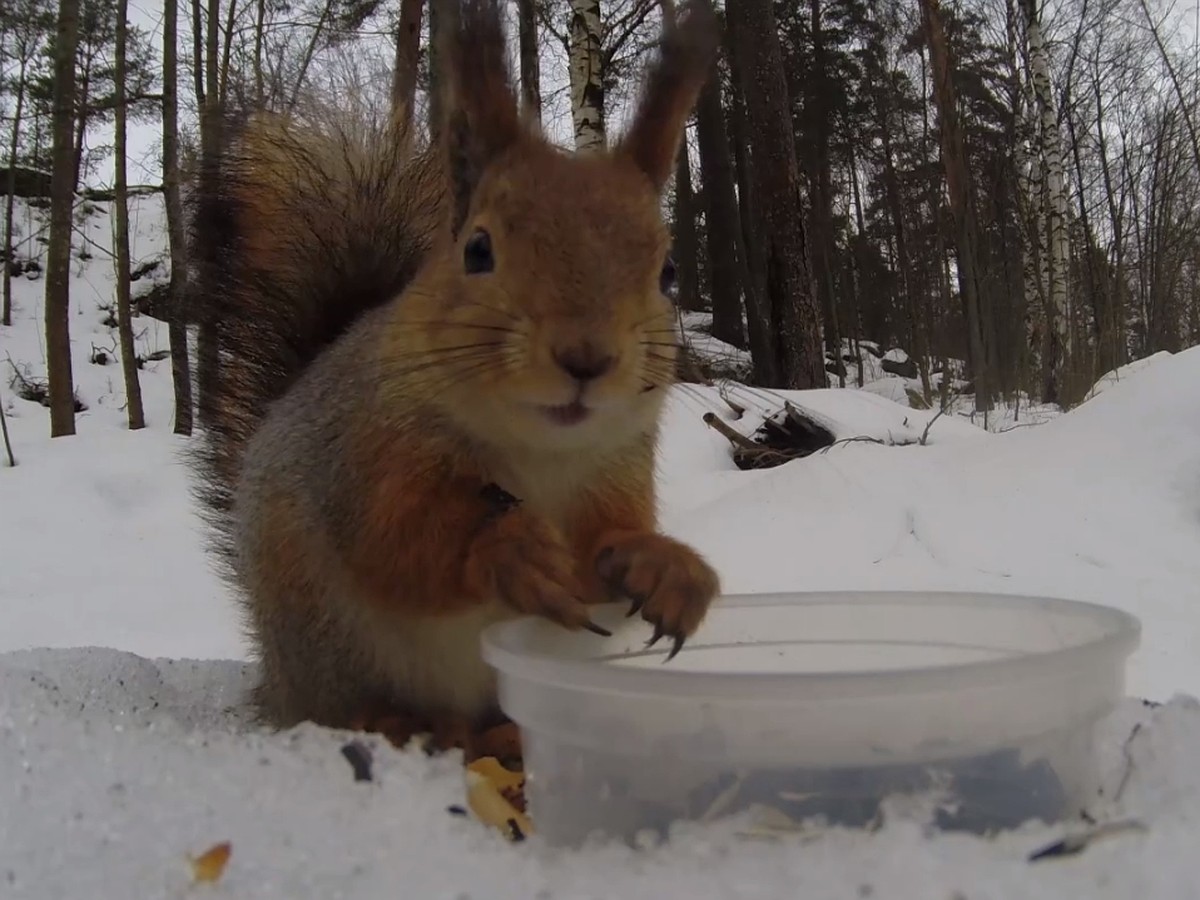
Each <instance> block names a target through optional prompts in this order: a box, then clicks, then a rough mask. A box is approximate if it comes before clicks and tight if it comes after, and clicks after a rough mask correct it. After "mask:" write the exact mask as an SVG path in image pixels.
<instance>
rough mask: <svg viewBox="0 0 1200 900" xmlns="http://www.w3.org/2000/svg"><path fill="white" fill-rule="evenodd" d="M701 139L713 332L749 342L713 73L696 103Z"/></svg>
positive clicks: (738, 343)
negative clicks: (746, 332)
mask: <svg viewBox="0 0 1200 900" xmlns="http://www.w3.org/2000/svg"><path fill="white" fill-rule="evenodd" d="M696 143H697V145H698V147H699V150H700V177H701V178H702V179H703V183H704V224H705V237H706V239H707V244H708V284H709V292H710V293H711V295H712V313H713V323H712V334H713V337H715V338H717V339H718V340H721V341H724V342H725V343H727V344H732V345H733V346H735V347H745V346H746V336H745V330H744V329H743V328H742V301H741V296H740V292H739V289H738V285H739V282H741V281H743V280H744V279H745V278H748V277H749V273H748V272H746V273H745V274H743V273H742V271H741V268H740V259H741V258H743V257H744V253H745V249H744V248H743V247H742V246H741V243H742V242H741V239H740V229H739V227H738V222H739V218H738V216H739V213H738V206H737V197H736V196H735V195H734V189H733V160H732V159H731V158H730V153H729V135H728V134H727V133H726V131H725V114H724V111H723V110H722V109H721V79H720V78H719V77H718V75H717V73H714V74H713V76H712V77H711V78H709V79H708V81H707V82H706V83H705V85H704V89H703V90H702V91H701V92H700V99H699V102H698V103H697V104H696Z"/></svg>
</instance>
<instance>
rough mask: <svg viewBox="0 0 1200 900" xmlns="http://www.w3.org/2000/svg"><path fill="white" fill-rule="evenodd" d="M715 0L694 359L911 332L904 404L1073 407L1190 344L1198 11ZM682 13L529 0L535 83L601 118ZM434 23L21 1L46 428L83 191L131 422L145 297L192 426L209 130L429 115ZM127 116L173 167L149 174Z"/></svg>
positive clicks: (1146, 2) (825, 381) (726, 363)
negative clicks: (140, 231)
mask: <svg viewBox="0 0 1200 900" xmlns="http://www.w3.org/2000/svg"><path fill="white" fill-rule="evenodd" d="M718 11H719V15H720V17H721V21H722V24H723V26H724V27H723V36H724V44H723V47H722V52H721V54H720V59H719V62H718V64H717V66H716V67H715V69H714V71H713V74H712V77H711V78H710V80H709V82H708V84H707V85H706V87H705V89H704V92H703V94H702V96H701V98H700V102H699V104H698V105H697V108H696V110H695V113H694V116H693V118H692V121H691V122H690V124H689V128H688V135H687V147H686V152H685V153H682V154H681V155H680V158H679V163H678V166H677V171H676V174H675V177H674V180H673V185H672V187H671V189H670V191H669V195H668V198H667V202H668V208H667V209H665V214H666V216H667V218H668V220H669V222H670V225H671V229H672V235H673V239H674V250H673V259H674V261H675V264H676V267H677V271H678V274H679V280H678V289H677V290H678V294H677V298H676V299H677V302H678V305H679V307H680V309H681V316H682V313H683V312H686V313H697V314H701V315H699V316H693V317H692V319H691V321H694V322H700V323H701V325H700V326H699V327H701V328H702V329H703V330H704V331H706V332H707V333H708V334H709V335H711V338H712V339H713V340H712V341H711V342H710V346H712V345H715V346H719V347H725V348H728V350H729V353H728V354H727V355H726V356H725V357H722V356H721V355H720V354H717V355H714V354H711V353H708V354H685V359H684V363H683V364H682V366H681V376H682V377H683V378H684V379H685V380H688V381H707V380H711V379H714V378H733V379H735V380H738V381H741V382H743V383H745V384H748V385H754V386H759V387H763V388H793V389H803V388H811V387H826V386H833V387H853V386H862V384H863V380H864V362H865V361H866V360H867V359H868V358H869V357H870V356H872V355H874V356H880V355H882V353H883V351H885V350H887V349H892V348H899V349H900V350H902V351H903V352H902V353H901V354H899V356H898V357H895V358H894V361H893V365H894V366H898V367H900V369H902V370H903V372H904V374H906V375H907V377H909V378H911V379H913V381H914V383H916V384H919V388H917V389H914V390H911V391H910V392H909V402H910V403H911V404H912V405H914V406H923V407H926V408H936V407H938V406H944V405H945V404H946V403H947V402H949V400H950V398H951V396H952V395H953V396H954V397H957V398H959V399H963V398H969V401H970V403H971V404H972V406H973V409H974V410H975V411H978V412H980V413H983V414H985V415H986V414H987V411H989V410H991V409H993V408H994V407H995V406H996V405H997V404H999V405H1005V406H1012V405H1014V404H1017V405H1019V404H1022V403H1026V404H1028V403H1044V404H1055V405H1057V406H1059V407H1062V408H1064V409H1065V408H1070V407H1071V406H1072V405H1074V404H1076V403H1078V402H1079V401H1080V400H1081V399H1082V398H1083V397H1084V395H1085V393H1086V391H1087V390H1088V388H1089V387H1090V386H1091V385H1092V384H1094V383H1095V381H1096V379H1097V378H1098V377H1100V376H1101V375H1103V374H1104V373H1106V372H1109V371H1111V370H1113V369H1115V368H1118V367H1120V366H1122V365H1124V364H1126V363H1128V362H1130V361H1133V360H1138V359H1142V358H1145V357H1147V356H1149V355H1152V354H1154V353H1156V352H1159V351H1170V352H1176V351H1179V350H1181V349H1184V348H1186V347H1189V346H1192V345H1195V344H1197V343H1200V202H1198V201H1200V135H1198V134H1197V129H1198V128H1200V123H1198V119H1200V63H1198V62H1197V60H1198V59H1200V55H1198V54H1197V27H1196V24H1197V23H1196V19H1197V16H1200V12H1198V11H1197V9H1195V8H1188V9H1184V8H1181V7H1176V6H1170V5H1166V4H1164V3H1163V2H1161V0H1056V2H1053V3H1049V2H1044V0H804V2H801V0H727V2H725V3H720V4H718ZM673 15H675V9H674V5H673V2H671V0H514V2H513V3H511V4H509V6H508V8H507V19H508V24H509V35H510V45H511V54H512V59H513V70H514V72H515V73H516V74H517V82H518V85H519V90H520V93H521V97H522V103H523V105H524V106H525V108H526V109H527V111H528V112H529V113H530V114H531V115H534V116H536V117H538V118H539V119H540V121H541V123H542V127H543V128H544V129H545V131H546V132H547V133H548V134H551V135H552V136H554V138H555V139H556V140H558V141H559V142H560V143H562V144H563V145H564V146H568V147H571V146H573V147H575V148H577V149H579V150H589V149H594V148H597V147H603V146H604V145H605V144H606V143H608V142H609V141H610V140H611V136H612V135H616V134H619V132H620V130H621V128H622V126H623V116H624V113H625V111H626V108H627V106H628V103H629V101H630V100H631V99H632V97H633V96H634V95H635V93H636V90H637V86H638V77H639V73H640V71H641V67H642V65H643V63H644V62H645V60H646V59H647V57H648V54H651V53H653V52H654V42H655V40H656V39H657V36H658V35H659V33H660V29H661V27H662V26H663V23H664V21H666V22H668V23H669V21H670V17H671V16H673ZM664 17H666V18H665V19H664ZM438 28H439V13H438V3H437V2H436V0H431V2H430V3H428V4H427V3H426V2H424V0H189V2H188V3H178V2H176V0H168V2H167V3H166V4H165V5H163V6H162V7H161V8H160V7H159V6H158V5H157V4H155V3H153V2H152V0H60V2H58V3H54V2H52V0H6V2H5V4H4V5H3V7H2V8H0V111H2V114H3V120H2V121H3V128H2V129H0V141H2V142H3V147H4V151H3V158H4V159H5V161H6V162H5V166H4V167H3V169H0V195H3V196H4V198H5V229H4V234H5V235H7V240H6V243H5V246H4V247H3V248H2V249H3V252H4V256H5V265H4V267H3V301H4V307H3V316H2V319H0V321H3V323H4V325H9V324H11V305H12V281H13V279H14V278H16V277H19V276H21V275H22V273H28V272H29V271H30V270H31V268H34V267H41V266H43V265H44V268H45V272H44V281H45V298H46V306H45V347H46V356H47V373H48V385H47V390H48V394H49V397H48V404H47V405H48V406H49V407H50V413H51V415H50V419H51V433H52V435H65V434H72V433H74V416H75V414H76V410H75V401H74V399H73V397H74V393H73V387H72V384H73V382H72V372H71V361H70V353H69V352H68V351H69V345H70V333H69V328H70V320H69V315H68V306H69V278H68V270H69V266H70V262H71V253H72V232H73V230H75V229H77V226H78V221H79V217H80V215H81V214H82V213H83V212H86V209H87V207H88V204H90V203H97V202H104V203H111V204H112V208H113V221H114V222H115V229H116V233H115V239H114V243H113V246H114V251H113V252H114V255H115V260H114V265H115V267H116V271H117V278H116V294H117V296H116V297H115V298H114V303H113V310H114V314H115V318H116V320H117V322H118V325H119V330H120V336H121V345H122V349H123V350H124V351H127V352H123V353H122V354H121V356H122V366H123V376H124V380H125V385H126V390H127V397H128V421H129V426H130V428H138V427H140V425H141V422H142V413H141V404H140V399H139V392H138V361H137V359H136V356H135V354H134V353H133V352H132V347H133V338H132V326H131V322H132V320H133V319H134V318H136V317H137V316H139V315H142V314H147V313H149V314H152V315H155V316H156V317H159V318H161V319H165V320H166V321H168V322H169V324H170V335H171V356H172V360H173V378H174V384H175V423H174V428H175V430H176V431H177V432H179V433H185V434H186V433H190V432H191V429H192V425H193V415H194V410H196V409H198V408H200V404H199V402H198V401H199V398H200V397H202V396H203V395H204V392H206V391H211V390H212V389H213V385H214V384H216V383H218V382H217V381H216V380H217V379H219V378H220V377H221V370H220V347H221V340H220V323H219V322H218V321H215V320H213V319H212V318H211V317H210V316H207V315H206V314H205V312H204V310H205V306H204V304H203V302H197V300H198V299H202V298H194V297H192V296H191V295H190V294H189V289H188V283H189V277H188V275H189V264H190V257H189V253H188V247H187V242H188V234H187V228H186V218H185V217H186V212H185V210H186V197H187V195H188V192H189V191H190V189H191V186H192V185H194V184H195V179H196V178H197V177H198V173H199V171H200V168H199V160H201V159H202V158H203V157H204V154H205V152H206V151H207V150H210V149H212V148H216V147H219V146H220V142H221V141H222V139H223V137H222V123H223V122H225V121H227V120H228V118H229V117H230V116H234V117H236V116H238V115H241V114H244V113H246V112H249V111H252V110H254V109H259V108H266V109H269V110H273V111H276V112H283V113H286V114H292V115H296V116H303V115H304V114H305V110H306V109H308V108H310V104H312V103H320V102H329V101H334V102H336V103H338V104H340V105H342V106H344V107H349V108H353V109H358V110H360V111H361V112H362V114H363V115H368V116H371V115H379V114H382V113H386V112H388V111H390V110H391V109H403V110H405V111H406V114H407V115H409V116H411V117H412V119H413V121H414V123H415V124H416V126H417V127H418V128H419V129H420V130H421V132H422V134H427V135H430V136H433V135H434V134H435V133H436V125H437V123H438V121H439V120H438V109H437V106H438V104H437V97H438V87H437V85H436V84H434V83H432V80H431V77H430V72H431V57H432V56H434V55H435V54H436V48H437V46H438V41H437V34H438ZM131 139H132V140H134V141H135V142H136V143H138V145H139V146H143V147H145V148H146V151H145V153H146V157H147V158H146V159H143V160H141V161H140V165H141V166H142V169H140V170H139V171H144V170H148V171H150V172H151V173H152V177H149V178H146V179H141V178H139V179H138V181H137V183H134V184H131V183H130V178H129V169H130V165H131V151H130V149H129V145H130V141H131ZM136 193H142V194H145V193H155V194H157V193H161V194H162V198H163V203H164V207H165V210H166V216H165V218H166V222H165V227H166V230H167V232H168V236H169V241H168V246H169V266H163V267H162V268H163V270H164V271H169V281H167V280H166V279H165V278H164V279H163V283H162V284H160V285H157V286H156V290H155V297H154V302H153V303H150V302H148V301H147V299H146V297H145V296H137V294H138V291H139V290H141V287H140V286H144V285H145V284H146V283H147V282H148V281H152V279H141V277H140V276H141V275H142V274H145V273H141V272H139V271H138V270H137V268H136V267H135V265H134V261H132V260H131V259H130V253H129V239H128V229H129V224H128V204H129V198H130V196H131V195H133V194H136ZM17 198H25V199H27V200H28V202H29V203H30V204H31V205H35V206H40V207H42V208H44V209H45V210H47V216H46V219H47V224H46V227H45V230H44V233H42V232H39V233H38V234H37V235H29V234H21V233H19V229H16V228H14V220H13V210H14V202H15V199H17ZM122 232H123V234H122ZM77 239H78V237H77ZM42 244H44V245H45V246H44V253H43V249H42V246H41V245H42ZM85 250H86V247H85ZM0 327H2V326H0ZM688 333H689V332H686V331H685V332H683V337H684V338H685V340H686V337H687V334H688ZM690 333H694V332H690ZM189 345H191V346H190V347H189ZM895 360H899V361H898V362H896V361H895ZM193 382H194V383H193Z"/></svg>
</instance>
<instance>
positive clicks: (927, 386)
mask: <svg viewBox="0 0 1200 900" xmlns="http://www.w3.org/2000/svg"><path fill="white" fill-rule="evenodd" d="M891 89H892V87H891V85H890V84H883V85H880V86H879V87H878V89H877V90H878V94H877V95H876V111H877V114H878V116H879V135H880V142H881V147H880V149H881V150H882V151H883V190H884V195H885V197H886V203H887V210H888V217H889V218H890V219H891V225H892V238H893V240H894V241H895V243H896V265H897V268H898V269H899V270H900V291H901V293H902V294H903V295H904V310H905V313H906V314H907V316H908V320H909V327H910V328H911V331H910V332H909V334H910V336H911V339H912V343H911V344H910V345H909V349H910V351H911V352H912V355H913V356H914V357H915V358H916V361H917V370H918V371H919V372H920V375H921V390H922V393H923V394H924V397H925V402H926V403H932V402H933V387H932V385H931V383H930V380H929V356H930V354H929V335H927V334H926V329H925V328H924V327H923V326H924V324H925V321H924V317H923V316H922V315H921V311H920V306H919V304H918V302H917V291H916V288H915V287H914V285H913V264H912V258H911V256H910V254H909V251H908V229H907V228H906V227H905V224H904V204H903V201H901V199H900V178H899V176H898V175H897V174H896V156H895V151H894V150H893V147H892V97H891V94H890V91H891ZM855 188H856V189H857V180H856V181H855ZM860 227H861V226H860Z"/></svg>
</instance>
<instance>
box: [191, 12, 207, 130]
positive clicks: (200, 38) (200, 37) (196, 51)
mask: <svg viewBox="0 0 1200 900" xmlns="http://www.w3.org/2000/svg"><path fill="white" fill-rule="evenodd" d="M192 79H193V81H192V85H193V87H194V88H195V91H196V105H197V106H198V107H199V108H200V115H201V116H203V115H204V20H203V19H202V18H201V15H200V0H192Z"/></svg>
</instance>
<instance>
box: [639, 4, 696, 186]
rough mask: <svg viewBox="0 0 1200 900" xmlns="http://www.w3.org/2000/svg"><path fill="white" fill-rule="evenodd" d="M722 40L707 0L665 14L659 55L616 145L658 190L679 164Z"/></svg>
mask: <svg viewBox="0 0 1200 900" xmlns="http://www.w3.org/2000/svg"><path fill="white" fill-rule="evenodd" d="M668 9H669V7H668ZM673 19H674V21H672V20H673ZM719 42H720V32H719V29H718V26H717V16H716V13H715V12H713V9H712V7H711V6H710V5H709V0H688V2H687V3H685V4H683V5H682V6H681V8H680V10H679V13H678V17H677V18H676V17H675V16H672V15H667V16H664V27H663V37H662V42H661V45H660V50H659V55H658V58H657V59H656V60H655V61H654V62H653V63H652V64H651V66H650V69H649V71H648V72H647V74H646V82H645V86H644V87H643V89H642V96H641V99H640V101H639V103H638V107H637V112H636V113H635V114H634V117H633V124H632V125H631V126H630V128H629V131H628V133H627V134H626V135H625V136H624V137H623V138H622V139H621V142H620V144H619V145H618V148H617V152H618V153H624V154H626V155H627V156H629V157H632V159H633V161H634V162H635V163H636V164H637V166H638V168H640V169H641V170H642V171H644V172H645V173H646V174H647V175H648V176H649V177H650V180H651V181H652V182H653V183H654V186H655V188H657V189H658V190H660V191H661V190H662V189H663V187H664V186H665V185H666V183H667V180H668V179H669V178H670V177H671V173H672V172H673V171H674V169H675V155H676V154H677V153H678V152H679V146H680V143H681V142H682V140H683V133H684V128H685V127H686V125H687V119H688V116H689V115H691V112H692V107H693V106H694V105H695V103H696V99H697V98H698V97H699V95H700V90H701V88H703V87H704V82H705V81H707V80H708V78H709V75H710V73H711V71H712V65H713V61H714V59H715V58H716V54H717V47H718V46H719Z"/></svg>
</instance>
